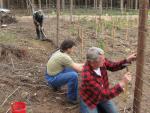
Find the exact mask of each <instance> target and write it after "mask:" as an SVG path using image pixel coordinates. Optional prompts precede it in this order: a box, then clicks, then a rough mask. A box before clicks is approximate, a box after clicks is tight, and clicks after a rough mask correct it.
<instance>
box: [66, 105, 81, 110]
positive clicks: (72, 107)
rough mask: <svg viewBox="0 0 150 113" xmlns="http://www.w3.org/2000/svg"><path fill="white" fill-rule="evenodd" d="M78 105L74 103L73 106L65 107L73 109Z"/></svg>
mask: <svg viewBox="0 0 150 113" xmlns="http://www.w3.org/2000/svg"><path fill="white" fill-rule="evenodd" d="M76 107H78V105H73V106H69V107H65V109H69V110H71V109H75V108H76Z"/></svg>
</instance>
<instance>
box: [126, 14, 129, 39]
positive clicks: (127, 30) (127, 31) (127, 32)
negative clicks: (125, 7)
mask: <svg viewBox="0 0 150 113" xmlns="http://www.w3.org/2000/svg"><path fill="white" fill-rule="evenodd" d="M128 34H129V15H128V14H127V29H126V40H128Z"/></svg>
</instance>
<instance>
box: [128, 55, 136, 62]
mask: <svg viewBox="0 0 150 113" xmlns="http://www.w3.org/2000/svg"><path fill="white" fill-rule="evenodd" d="M136 58H137V53H133V54H131V55H129V56H128V57H127V62H132V61H135V60H136Z"/></svg>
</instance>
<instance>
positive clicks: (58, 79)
mask: <svg viewBox="0 0 150 113" xmlns="http://www.w3.org/2000/svg"><path fill="white" fill-rule="evenodd" d="M45 79H46V81H47V82H48V84H49V85H50V86H52V87H54V88H60V87H61V86H63V85H65V84H67V85H68V93H67V98H68V99H69V100H70V101H75V100H77V97H78V73H77V72H76V71H74V70H73V69H71V68H65V69H64V70H63V71H61V72H60V73H58V74H57V75H55V76H50V75H48V74H47V72H46V74H45Z"/></svg>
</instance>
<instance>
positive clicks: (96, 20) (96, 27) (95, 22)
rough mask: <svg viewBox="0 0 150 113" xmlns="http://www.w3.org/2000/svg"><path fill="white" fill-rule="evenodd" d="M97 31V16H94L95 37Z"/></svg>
mask: <svg viewBox="0 0 150 113" xmlns="http://www.w3.org/2000/svg"><path fill="white" fill-rule="evenodd" d="M97 32H98V21H97V16H95V38H97V35H98V34H97Z"/></svg>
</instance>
